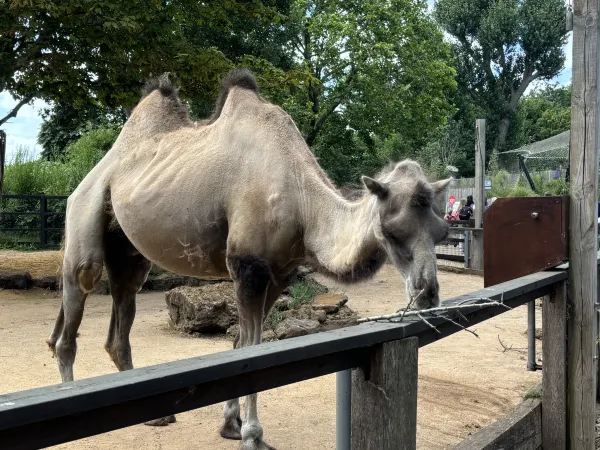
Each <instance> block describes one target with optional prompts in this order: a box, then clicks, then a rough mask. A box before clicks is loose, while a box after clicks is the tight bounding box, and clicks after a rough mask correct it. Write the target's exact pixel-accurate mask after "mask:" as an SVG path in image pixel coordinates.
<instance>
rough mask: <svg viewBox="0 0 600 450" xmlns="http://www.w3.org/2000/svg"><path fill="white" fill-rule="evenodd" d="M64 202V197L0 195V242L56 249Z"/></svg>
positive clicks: (58, 243) (60, 235)
mask: <svg viewBox="0 0 600 450" xmlns="http://www.w3.org/2000/svg"><path fill="white" fill-rule="evenodd" d="M66 201H67V197H65V196H55V195H52V196H51V195H43V194H41V195H2V196H0V243H4V244H9V245H28V246H32V247H36V248H57V247H59V246H60V242H61V239H62V235H63V232H64V228H65V209H66Z"/></svg>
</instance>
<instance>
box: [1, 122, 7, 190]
mask: <svg viewBox="0 0 600 450" xmlns="http://www.w3.org/2000/svg"><path fill="white" fill-rule="evenodd" d="M5 159H6V133H5V132H4V130H0V192H2V183H3V182H4V163H5V162H6V161H5Z"/></svg>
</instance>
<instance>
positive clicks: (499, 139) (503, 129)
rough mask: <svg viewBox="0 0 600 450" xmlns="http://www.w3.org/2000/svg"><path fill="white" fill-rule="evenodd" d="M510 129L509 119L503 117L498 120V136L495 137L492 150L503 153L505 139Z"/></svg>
mask: <svg viewBox="0 0 600 450" xmlns="http://www.w3.org/2000/svg"><path fill="white" fill-rule="evenodd" d="M509 128H510V117H503V118H502V119H500V123H499V124H498V134H497V135H496V143H495V144H494V150H496V151H497V152H501V151H504V150H505V149H504V146H505V145H506V137H507V136H508V129H509Z"/></svg>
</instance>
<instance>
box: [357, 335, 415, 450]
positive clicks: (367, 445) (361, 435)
mask: <svg viewBox="0 0 600 450" xmlns="http://www.w3.org/2000/svg"><path fill="white" fill-rule="evenodd" d="M418 350H419V348H418V339H417V338H408V339H402V340H400V341H392V342H386V343H384V344H381V345H378V346H377V347H375V348H374V350H373V353H372V356H371V362H370V365H369V367H366V368H363V369H355V370H354V371H353V373H352V435H351V440H352V449H355V450H362V449H378V450H413V449H416V446H417V375H418V367H417V356H418Z"/></svg>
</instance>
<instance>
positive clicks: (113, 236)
mask: <svg viewBox="0 0 600 450" xmlns="http://www.w3.org/2000/svg"><path fill="white" fill-rule="evenodd" d="M104 262H105V264H106V271H107V272H108V280H109V282H110V293H111V295H112V298H113V305H112V313H111V316H110V325H109V327H108V336H107V338H106V344H105V345H104V348H105V349H106V351H107V352H108V354H109V356H110V357H111V359H112V360H113V362H114V363H115V366H117V369H119V370H129V369H133V361H132V358H131V345H130V343H129V333H130V331H131V326H132V325H133V320H134V319H135V297H136V294H137V293H138V291H139V290H140V289H141V287H142V285H143V284H144V282H145V281H146V277H147V276H148V272H149V271H150V267H151V263H150V261H148V260H147V259H146V258H144V256H142V255H141V254H140V253H139V252H138V251H137V250H136V248H135V247H134V246H133V244H131V242H130V241H129V239H127V237H126V236H125V234H124V233H123V231H122V230H121V229H119V228H117V229H111V230H109V231H107V233H106V235H105V237H104ZM172 422H175V416H168V417H163V418H160V419H157V420H153V421H150V422H147V425H167V424H169V423H172Z"/></svg>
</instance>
